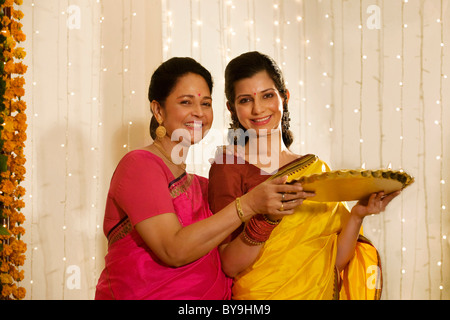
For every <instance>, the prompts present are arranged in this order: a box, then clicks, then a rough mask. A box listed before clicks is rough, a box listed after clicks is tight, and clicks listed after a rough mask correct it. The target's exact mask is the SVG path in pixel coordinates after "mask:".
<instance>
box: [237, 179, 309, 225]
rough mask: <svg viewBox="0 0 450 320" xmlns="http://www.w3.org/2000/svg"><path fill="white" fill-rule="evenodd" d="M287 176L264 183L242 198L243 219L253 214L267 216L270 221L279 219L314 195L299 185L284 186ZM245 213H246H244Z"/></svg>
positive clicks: (292, 211)
mask: <svg viewBox="0 0 450 320" xmlns="http://www.w3.org/2000/svg"><path fill="white" fill-rule="evenodd" d="M287 178H288V177H287V176H284V177H279V178H276V179H273V180H268V181H265V182H263V183H261V184H259V185H258V186H256V187H255V188H254V189H252V190H251V191H250V192H248V193H247V194H246V195H244V196H243V197H242V199H243V201H242V202H243V206H244V205H245V206H246V208H243V211H244V214H246V215H245V218H246V219H247V217H248V218H250V217H251V216H253V215H254V214H267V215H269V218H270V219H271V220H278V219H281V218H282V217H283V216H285V215H290V214H293V213H294V208H295V207H297V206H299V205H301V204H302V203H303V201H304V200H305V199H307V198H310V197H313V196H315V194H314V193H309V192H305V191H303V187H302V185H301V184H299V183H294V184H286V181H287ZM246 211H247V212H246Z"/></svg>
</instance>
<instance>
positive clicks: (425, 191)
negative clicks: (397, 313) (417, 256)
mask: <svg viewBox="0 0 450 320" xmlns="http://www.w3.org/2000/svg"><path fill="white" fill-rule="evenodd" d="M423 12H424V5H423V4H421V6H420V9H419V16H420V35H419V39H420V84H419V93H420V98H419V100H420V113H421V114H420V123H421V124H422V128H421V129H422V133H423V143H422V149H423V150H424V151H423V152H425V150H426V125H425V110H426V106H425V99H424V73H425V70H424V61H425V57H424V40H423V39H424V14H423ZM422 158H423V160H422V166H423V169H422V170H423V173H422V176H423V196H424V201H425V210H424V211H425V221H428V219H429V210H428V189H427V174H426V168H427V157H426V156H423V157H422ZM425 232H426V236H427V237H426V246H427V258H428V262H430V260H431V248H430V237H429V227H428V224H427V223H425ZM427 269H428V274H427V276H428V286H429V290H428V298H429V299H431V287H432V286H431V283H432V282H431V264H430V263H428V267H427Z"/></svg>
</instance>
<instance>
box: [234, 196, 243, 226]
mask: <svg viewBox="0 0 450 320" xmlns="http://www.w3.org/2000/svg"><path fill="white" fill-rule="evenodd" d="M236 211H237V215H238V217H239V219H240V220H241V221H242V222H244V223H245V219H244V212H243V211H242V207H241V198H239V197H238V198H236Z"/></svg>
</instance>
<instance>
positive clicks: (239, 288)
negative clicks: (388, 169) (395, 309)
mask: <svg viewBox="0 0 450 320" xmlns="http://www.w3.org/2000/svg"><path fill="white" fill-rule="evenodd" d="M225 79H226V80H225V87H226V89H225V91H226V94H227V99H228V103H227V106H228V109H229V110H230V112H231V118H232V121H233V124H232V129H235V131H234V134H235V137H236V139H234V140H235V141H236V142H235V146H231V147H230V146H228V147H227V148H223V150H221V149H219V150H220V151H219V152H218V154H217V155H216V158H215V161H214V163H213V164H212V166H211V170H210V174H209V178H210V184H209V196H208V197H209V203H210V207H211V209H212V211H213V212H216V211H218V210H220V209H221V208H222V207H224V206H226V205H227V204H229V203H230V202H232V201H233V200H234V199H235V198H238V197H240V196H242V195H243V194H245V193H246V192H248V191H250V190H251V189H252V188H254V187H255V186H256V185H258V184H259V183H261V182H263V181H265V180H267V179H268V178H269V177H270V176H271V174H273V173H275V172H278V170H280V171H282V169H284V168H286V167H288V166H289V164H292V163H294V162H295V163H298V162H304V165H302V168H301V170H299V171H297V172H296V174H295V176H291V177H290V178H296V177H297V176H302V175H308V174H313V173H321V172H324V171H329V170H330V169H329V167H328V165H327V164H326V163H324V162H323V161H321V160H320V159H319V158H318V157H316V156H313V155H307V156H303V157H300V156H298V155H296V154H293V153H292V152H290V151H289V149H288V147H289V145H290V144H291V143H292V135H290V134H289V130H288V129H289V113H288V110H287V104H288V99H289V92H288V91H287V90H286V88H285V84H284V81H283V78H282V74H281V71H280V70H279V68H278V67H277V66H276V64H275V62H274V61H273V60H272V59H271V58H270V57H267V56H265V55H263V54H260V53H258V52H250V53H246V54H243V55H241V56H239V57H237V58H235V59H234V60H232V61H231V62H230V63H229V65H228V66H227V70H226V72H225ZM236 129H237V130H238V131H239V129H241V130H240V132H241V133H244V137H242V136H239V135H236V132H237V131H236ZM249 132H250V133H249ZM239 140H240V142H241V143H239ZM261 140H264V143H261ZM252 141H253V142H254V141H257V142H258V143H256V144H255V145H253V146H255V147H254V148H252ZM277 141H278V142H279V143H277ZM264 146H265V147H264ZM261 155H266V156H268V157H269V159H271V161H272V163H271V168H269V169H267V165H266V166H265V167H264V164H263V163H262V161H261ZM274 163H275V164H274ZM266 164H267V162H266ZM274 165H275V168H273V166H274ZM274 169H275V170H274ZM397 195H398V193H395V194H391V195H387V196H385V195H384V194H381V193H379V194H373V195H372V196H371V197H370V199H369V200H368V201H367V202H365V203H363V202H359V203H358V204H356V205H355V206H354V207H353V208H352V210H351V212H350V210H349V209H348V207H347V205H346V204H345V203H339V202H333V203H331V202H330V203H319V202H313V201H309V200H307V199H308V197H311V196H313V195H312V194H309V193H306V192H305V193H304V196H303V199H304V201H303V203H302V204H301V205H300V206H298V207H297V208H296V209H295V213H294V214H291V215H287V216H285V217H283V219H282V220H281V221H274V220H273V219H272V218H273V217H271V216H269V215H265V216H264V217H260V218H259V220H258V218H257V217H254V218H252V220H251V221H253V223H251V222H250V221H249V222H247V223H246V224H245V225H243V226H241V228H240V229H238V230H236V231H235V233H234V234H233V235H232V236H231V237H230V238H229V239H228V241H227V242H226V243H224V244H223V245H222V246H221V248H220V252H221V260H222V266H223V269H224V271H225V273H226V274H227V275H229V276H231V277H234V284H233V288H232V292H233V299H236V300H240V299H245V300H260V299H271V300H281V299H282V300H288V299H379V298H380V295H381V285H382V279H381V266H380V259H379V256H378V253H377V250H376V249H375V248H374V246H373V245H372V244H371V243H370V241H368V240H367V239H365V238H364V237H363V236H362V235H360V230H361V226H362V222H363V219H364V217H365V216H367V215H370V214H377V213H379V212H381V211H383V210H384V209H385V207H386V206H387V205H388V203H389V202H390V201H391V200H392V199H393V198H394V197H395V196H397ZM289 200H290V198H289V195H288V194H280V209H279V210H280V211H281V212H282V211H283V204H285V203H287V202H289ZM257 220H258V221H257ZM268 225H271V226H272V228H267V226H268ZM236 256H238V257H240V264H236V263H235V261H236ZM231 257H234V260H233V261H234V263H233V264H228V263H227V261H228V260H229V259H230V258H231Z"/></svg>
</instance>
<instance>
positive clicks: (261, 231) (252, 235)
mask: <svg viewBox="0 0 450 320" xmlns="http://www.w3.org/2000/svg"><path fill="white" fill-rule="evenodd" d="M267 220H268V219H267V218H266V217H264V215H256V216H254V217H252V218H251V219H250V220H249V221H248V222H247V223H246V225H245V228H244V232H243V240H244V242H246V243H247V244H249V245H252V246H255V245H261V244H263V243H265V242H266V241H267V240H268V239H269V237H270V235H271V233H272V231H273V229H275V227H276V226H277V225H278V223H274V222H273V221H272V223H270V222H268V221H267Z"/></svg>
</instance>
